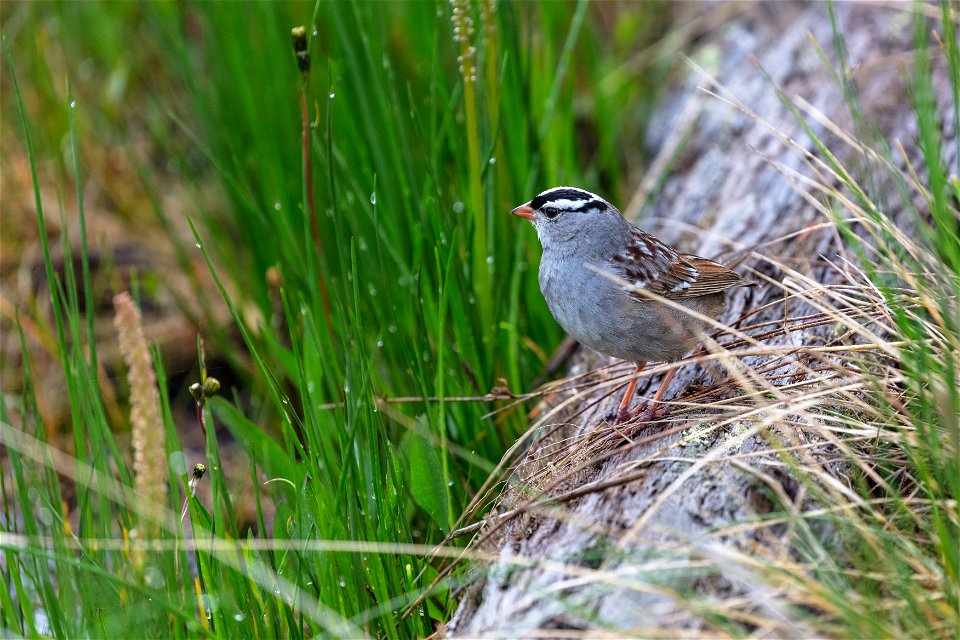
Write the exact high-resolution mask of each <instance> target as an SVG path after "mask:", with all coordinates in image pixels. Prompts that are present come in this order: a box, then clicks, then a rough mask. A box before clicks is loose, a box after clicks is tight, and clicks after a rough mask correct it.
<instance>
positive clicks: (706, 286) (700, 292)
mask: <svg viewBox="0 0 960 640" xmlns="http://www.w3.org/2000/svg"><path fill="white" fill-rule="evenodd" d="M681 260H682V261H683V262H684V263H686V264H687V265H690V267H692V268H693V270H694V271H695V272H696V275H695V276H693V277H692V278H690V277H687V278H685V279H682V280H681V283H680V284H679V285H677V284H675V285H673V287H671V288H670V289H669V291H667V292H665V293H662V294H661V295H663V296H666V297H676V298H696V297H698V296H707V295H710V294H711V293H720V292H721V291H726V290H727V289H729V288H730V287H736V286H738V285H750V284H752V283H750V282H747V281H745V280H744V279H743V278H742V277H741V276H740V274H739V273H737V272H736V271H731V270H730V269H727V268H726V267H725V266H723V265H721V264H717V263H716V262H714V261H713V260H707V259H706V258H701V257H699V256H691V255H687V254H684V255H682V256H681ZM681 273H683V274H688V273H689V269H684V270H682V271H681ZM678 279H679V278H678ZM683 283H686V285H684V284H683ZM668 284H670V283H669V282H668V283H666V284H665V285H664V287H663V288H664V289H667V285H668ZM678 286H679V287H680V288H679V290H678Z"/></svg>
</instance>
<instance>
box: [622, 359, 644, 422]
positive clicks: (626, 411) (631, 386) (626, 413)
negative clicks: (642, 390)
mask: <svg viewBox="0 0 960 640" xmlns="http://www.w3.org/2000/svg"><path fill="white" fill-rule="evenodd" d="M645 366H647V363H646V362H641V363H638V364H637V368H636V369H634V371H633V377H632V378H631V379H630V382H629V383H627V391H626V393H624V394H623V400H621V401H620V406H619V407H617V422H626V421H627V420H629V419H630V418H632V417H633V413H632V412H631V411H630V401H631V400H633V394H634V393H635V392H636V391H637V374H638V373H640V372H641V371H643V368H644V367H645Z"/></svg>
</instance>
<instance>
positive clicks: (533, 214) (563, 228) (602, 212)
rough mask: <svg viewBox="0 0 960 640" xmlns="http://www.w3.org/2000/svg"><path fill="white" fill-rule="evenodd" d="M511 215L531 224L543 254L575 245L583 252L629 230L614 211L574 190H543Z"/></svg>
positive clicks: (592, 196)
mask: <svg viewBox="0 0 960 640" xmlns="http://www.w3.org/2000/svg"><path fill="white" fill-rule="evenodd" d="M511 213H513V214H514V215H516V216H520V217H521V218H525V219H527V220H529V221H530V222H531V223H532V224H533V226H534V228H535V229H536V230H537V235H538V236H539V237H540V244H542V245H543V248H544V249H545V250H563V249H564V247H568V246H570V245H572V244H574V243H576V244H578V245H580V247H581V251H584V250H587V249H588V248H589V245H591V244H593V243H594V242H597V241H607V242H609V241H610V240H612V239H613V238H615V237H616V235H617V234H621V233H628V232H629V228H630V225H629V223H627V221H626V220H624V218H623V216H622V215H621V214H620V212H619V211H618V210H617V208H616V207H614V206H613V205H612V204H610V203H609V202H607V201H606V200H604V199H603V198H601V197H600V196H598V195H596V194H595V193H590V192H589V191H586V190H584V189H579V188H577V187H554V188H552V189H547V190H546V191H543V192H541V193H539V194H537V196H536V197H535V198H533V199H532V200H530V201H529V202H527V203H524V204H522V205H520V206H519V207H517V208H516V209H514V210H513V211H511Z"/></svg>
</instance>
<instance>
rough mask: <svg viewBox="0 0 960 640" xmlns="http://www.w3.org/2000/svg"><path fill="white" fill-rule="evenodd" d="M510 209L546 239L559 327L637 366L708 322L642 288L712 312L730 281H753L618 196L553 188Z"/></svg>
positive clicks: (664, 355)
mask: <svg viewBox="0 0 960 640" xmlns="http://www.w3.org/2000/svg"><path fill="white" fill-rule="evenodd" d="M512 213H514V214H515V215H518V216H520V217H521V218H526V219H527V220H529V221H530V222H532V223H533V226H534V228H535V229H536V230H537V235H538V236H539V237H540V244H541V245H543V256H542V257H541V258H540V290H541V291H542V292H543V297H544V298H545V299H546V301H547V306H548V307H549V308H550V311H551V313H553V317H554V318H556V320H557V322H559V323H560V326H562V327H563V328H564V329H565V330H566V331H567V333H569V334H570V335H571V336H573V337H574V338H576V339H577V340H578V341H579V342H581V343H582V344H584V345H586V346H588V347H590V348H591V349H593V350H594V351H598V352H600V353H602V354H604V355H607V356H614V357H616V358H622V359H623V360H627V361H630V362H635V363H636V364H637V372H639V371H640V370H641V369H643V367H644V365H645V364H646V363H647V362H651V361H664V362H671V361H674V360H678V359H680V358H682V357H683V356H684V354H686V353H688V352H689V351H691V350H692V349H693V348H694V347H695V346H696V345H697V343H698V341H699V339H698V337H699V336H700V334H701V333H702V332H703V330H704V329H705V328H706V326H705V323H704V322H702V321H701V320H698V319H696V318H694V317H693V316H691V315H688V314H687V313H684V312H683V311H682V310H679V309H674V308H671V307H669V306H667V305H666V304H664V303H663V302H659V301H657V300H655V299H654V298H652V297H650V296H646V295H644V294H643V293H642V292H643V291H647V292H650V293H652V294H654V295H656V296H660V297H662V298H666V299H668V300H672V301H674V302H676V303H678V304H680V305H682V306H683V307H686V308H688V309H691V310H693V311H695V312H697V313H699V314H700V315H703V316H709V317H711V318H713V317H716V316H717V315H719V314H720V312H721V311H722V310H723V306H724V297H725V293H724V292H725V291H726V290H727V289H729V288H730V287H735V286H738V285H749V284H752V283H749V282H746V281H744V280H743V279H742V278H741V277H740V275H739V274H737V273H735V272H733V271H731V270H730V269H727V268H726V267H724V266H722V265H720V264H717V263H716V262H713V261H712V260H707V259H706V258H700V257H698V256H694V255H690V254H686V253H681V252H680V251H678V250H676V249H674V248H673V247H671V246H669V245H667V244H664V243H663V242H661V241H660V240H657V239H656V238H654V237H653V236H651V235H650V234H648V233H645V232H643V231H641V230H640V229H637V228H636V227H634V226H633V225H632V224H630V223H629V222H627V221H626V219H625V218H624V217H623V215H622V214H621V213H620V211H618V210H617V208H616V207H614V206H613V205H612V204H610V203H609V202H607V201H606V200H604V199H603V198H601V197H600V196H598V195H595V194H593V193H590V192H589V191H584V190H583V189H578V188H575V187H554V188H553V189H547V190H546V191H544V192H542V193H540V194H538V195H537V197H535V198H534V199H533V200H531V201H529V202H527V203H526V204H522V205H520V206H519V207H517V208H516V209H514V210H513V212H512ZM675 371H676V369H674V370H672V371H671V372H670V373H669V374H667V376H665V377H664V380H663V382H661V384H660V388H659V389H658V390H657V392H656V394H655V395H654V397H653V399H652V400H651V401H650V402H649V403H648V404H647V406H646V409H645V410H644V413H643V416H644V417H643V418H641V419H642V420H649V419H650V418H651V417H652V416H653V415H654V411H655V407H656V404H657V403H658V402H659V401H660V400H661V398H662V396H663V392H664V391H665V390H666V388H667V385H668V384H669V382H670V379H671V378H672V377H673V373H674V372H675ZM636 384H637V378H636V376H634V377H633V379H632V380H631V381H630V384H629V385H628V386H627V391H626V394H625V395H624V397H623V400H622V401H621V403H620V407H619V410H618V412H617V419H618V421H624V420H627V419H628V418H630V417H631V416H632V415H633V414H632V413H631V412H630V411H629V406H630V401H631V399H632V396H633V393H634V391H635V390H636Z"/></svg>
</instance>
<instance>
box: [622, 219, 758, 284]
mask: <svg viewBox="0 0 960 640" xmlns="http://www.w3.org/2000/svg"><path fill="white" fill-rule="evenodd" d="M612 263H613V265H614V268H615V270H616V271H618V273H617V274H616V275H617V276H618V277H620V278H622V279H623V280H626V281H627V282H629V283H630V284H631V285H632V287H631V289H632V290H633V291H632V293H633V295H634V296H636V297H637V298H644V296H643V294H642V293H639V292H637V291H636V289H644V290H646V291H650V292H651V293H654V294H656V295H659V296H663V297H664V298H672V299H684V298H696V297H699V296H706V295H710V294H712V293H720V292H721V291H724V290H726V289H729V288H730V287H734V286H737V285H743V284H747V283H746V282H745V281H744V280H743V278H741V277H740V275H739V274H738V273H736V272H735V271H731V270H730V269H727V268H726V267H724V266H723V265H720V264H717V263H716V262H714V261H713V260H707V259H706V258H701V257H699V256H694V255H689V254H684V253H679V252H678V251H676V250H675V249H673V248H672V247H670V246H668V245H666V244H664V243H663V242H660V241H659V240H657V239H656V238H654V237H653V236H651V235H649V234H647V233H644V232H643V231H640V230H639V229H635V230H633V234H632V238H631V241H630V242H629V243H628V245H627V247H626V249H624V250H623V251H622V252H619V253H617V254H615V255H614V256H613V258H612Z"/></svg>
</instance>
